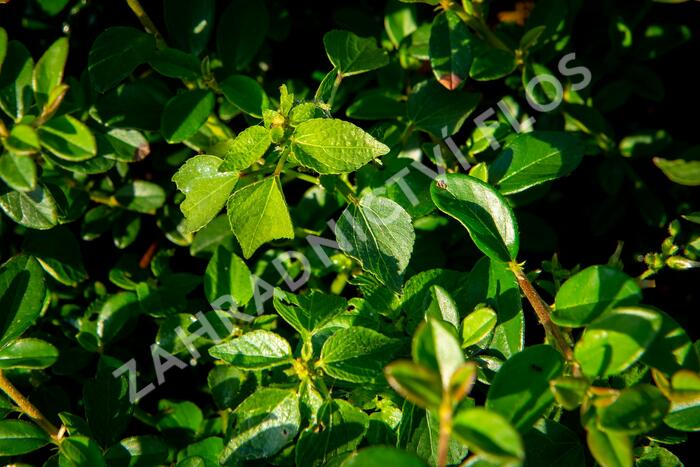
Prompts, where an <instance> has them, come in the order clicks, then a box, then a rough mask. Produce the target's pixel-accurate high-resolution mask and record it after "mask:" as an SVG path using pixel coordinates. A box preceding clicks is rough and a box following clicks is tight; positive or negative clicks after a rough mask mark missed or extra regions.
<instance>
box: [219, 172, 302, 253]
mask: <svg viewBox="0 0 700 467" xmlns="http://www.w3.org/2000/svg"><path fill="white" fill-rule="evenodd" d="M227 210H228V219H229V222H230V223H231V229H232V230H233V234H234V235H235V236H236V239H237V240H238V243H239V244H240V245H241V249H242V250H243V256H244V257H246V258H250V257H251V256H252V255H253V253H255V250H257V249H258V247H259V246H260V245H262V244H263V243H266V242H269V241H270V240H276V239H280V238H294V228H293V226H292V219H291V218H290V217H289V210H288V209H287V202H286V201H285V199H284V194H283V193H282V188H281V185H280V180H279V178H278V177H267V178H265V179H263V180H260V181H258V182H255V183H252V184H250V185H248V186H245V187H243V188H241V189H240V190H238V191H236V192H235V193H234V194H233V195H232V196H231V198H229V200H228V205H227Z"/></svg>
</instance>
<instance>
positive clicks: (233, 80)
mask: <svg viewBox="0 0 700 467" xmlns="http://www.w3.org/2000/svg"><path fill="white" fill-rule="evenodd" d="M221 90H222V91H223V93H224V96H225V97H226V99H227V100H228V101H229V102H231V103H232V104H233V105H235V106H236V107H238V108H239V109H241V110H242V111H243V112H245V113H247V114H249V115H251V116H253V117H256V118H262V113H263V110H265V109H266V108H267V95H266V94H265V91H263V88H262V87H260V85H259V84H258V83H257V82H256V81H255V80H254V79H252V78H249V77H247V76H244V75H233V76H229V77H228V78H226V79H225V80H224V81H222V82H221Z"/></svg>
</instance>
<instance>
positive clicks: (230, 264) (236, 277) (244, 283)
mask: <svg viewBox="0 0 700 467" xmlns="http://www.w3.org/2000/svg"><path fill="white" fill-rule="evenodd" d="M204 294H205V295H206V296H207V299H208V300H209V302H210V303H214V302H216V300H217V299H218V298H219V297H224V296H227V295H230V296H231V297H233V299H234V300H235V301H236V306H238V307H242V306H245V304H246V303H248V302H249V301H250V299H251V298H253V277H252V276H251V274H250V270H249V269H248V266H246V264H245V262H244V261H243V260H242V259H241V258H239V257H238V256H237V255H235V254H234V253H232V252H231V250H229V249H228V248H226V247H224V246H219V247H218V248H217V249H216V251H215V252H214V255H213V256H212V257H211V259H210V260H209V264H207V269H206V271H205V273H204Z"/></svg>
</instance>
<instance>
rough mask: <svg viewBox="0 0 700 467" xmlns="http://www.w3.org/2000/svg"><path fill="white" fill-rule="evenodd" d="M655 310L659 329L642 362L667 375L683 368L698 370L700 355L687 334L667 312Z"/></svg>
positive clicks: (699, 368) (699, 367) (699, 369)
mask: <svg viewBox="0 0 700 467" xmlns="http://www.w3.org/2000/svg"><path fill="white" fill-rule="evenodd" d="M655 311H656V313H657V314H659V315H660V316H661V319H662V323H661V329H660V330H659V333H658V334H657V335H656V338H654V341H653V342H652V343H651V344H650V345H649V346H648V347H647V350H646V351H645V352H644V355H642V362H644V363H645V364H647V365H649V366H650V367H652V368H656V369H657V370H660V371H662V372H664V373H666V374H667V375H671V374H673V373H675V372H677V371H679V370H681V369H683V368H687V369H690V370H693V371H700V356H698V352H697V350H696V349H695V347H694V346H693V341H692V340H690V337H689V336H688V334H687V333H686V332H685V331H684V330H683V328H682V327H681V326H680V325H679V324H678V323H677V322H676V321H675V320H674V319H673V318H671V317H670V316H669V315H668V314H667V313H664V312H663V311H659V310H655Z"/></svg>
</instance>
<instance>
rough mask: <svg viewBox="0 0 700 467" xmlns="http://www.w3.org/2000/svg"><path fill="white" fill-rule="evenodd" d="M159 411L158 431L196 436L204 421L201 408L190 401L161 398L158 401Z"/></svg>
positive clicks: (188, 436)
mask: <svg viewBox="0 0 700 467" xmlns="http://www.w3.org/2000/svg"><path fill="white" fill-rule="evenodd" d="M158 413H159V417H158V422H157V424H156V428H158V431H160V432H161V433H172V434H177V435H180V436H185V437H186V439H191V438H192V437H194V435H195V434H197V433H198V432H199V429H200V426H201V425H202V422H203V421H204V416H203V415H202V411H201V410H200V408H199V407H197V405H195V404H194V403H193V402H190V401H182V402H174V401H170V400H167V399H161V400H160V401H159V402H158Z"/></svg>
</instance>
